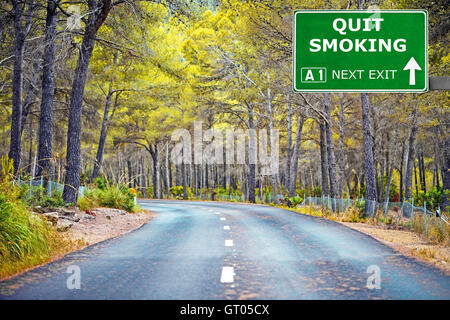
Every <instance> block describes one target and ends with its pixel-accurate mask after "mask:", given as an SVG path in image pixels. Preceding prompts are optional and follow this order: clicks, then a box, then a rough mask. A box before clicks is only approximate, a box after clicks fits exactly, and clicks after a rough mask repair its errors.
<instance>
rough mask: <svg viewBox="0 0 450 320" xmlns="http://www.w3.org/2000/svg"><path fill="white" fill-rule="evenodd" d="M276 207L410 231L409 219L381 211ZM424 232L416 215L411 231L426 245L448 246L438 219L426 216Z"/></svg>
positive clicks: (446, 230) (448, 232)
mask: <svg viewBox="0 0 450 320" xmlns="http://www.w3.org/2000/svg"><path fill="white" fill-rule="evenodd" d="M273 206H276V205H273ZM276 207H279V208H283V209H287V210H291V211H295V212H298V213H303V214H307V215H311V216H316V217H321V218H326V219H329V220H333V221H339V222H352V223H366V224H371V225H380V224H381V225H386V226H391V227H394V228H399V229H404V230H410V229H411V228H410V227H411V222H410V220H409V219H399V218H398V217H395V216H393V215H390V214H388V215H386V217H385V216H384V214H383V212H382V211H378V212H377V214H376V215H375V217H362V215H361V212H360V210H359V209H358V208H355V207H350V208H348V209H347V210H346V211H344V212H340V213H333V212H331V211H330V210H328V209H326V208H318V207H314V206H305V207H294V208H292V207H287V206H283V205H278V206H276ZM426 230H427V232H425V219H424V216H423V214H416V215H415V216H414V219H413V225H412V229H411V231H413V232H415V233H417V234H418V235H420V236H421V237H423V238H424V239H425V240H426V241H427V242H428V243H431V244H437V245H444V246H450V226H449V225H448V224H446V223H445V222H440V221H439V218H436V217H430V216H427V223H426Z"/></svg>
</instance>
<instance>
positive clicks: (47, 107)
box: [37, 0, 57, 176]
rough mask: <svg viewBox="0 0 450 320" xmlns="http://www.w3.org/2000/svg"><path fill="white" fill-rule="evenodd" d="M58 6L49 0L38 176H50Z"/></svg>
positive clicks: (43, 70)
mask: <svg viewBox="0 0 450 320" xmlns="http://www.w3.org/2000/svg"><path fill="white" fill-rule="evenodd" d="M56 16H57V7H56V3H55V1H53V0H49V1H47V18H46V22H45V52H44V65H43V69H42V101H41V112H40V116H39V144H38V151H37V155H38V167H37V176H48V173H49V172H48V169H49V164H50V159H51V158H52V142H53V97H54V94H55V76H54V73H53V71H54V70H53V69H54V65H55V41H56Z"/></svg>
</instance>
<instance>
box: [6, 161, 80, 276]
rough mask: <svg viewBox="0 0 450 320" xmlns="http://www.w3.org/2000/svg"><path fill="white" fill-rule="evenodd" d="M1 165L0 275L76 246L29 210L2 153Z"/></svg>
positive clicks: (36, 263)
mask: <svg viewBox="0 0 450 320" xmlns="http://www.w3.org/2000/svg"><path fill="white" fill-rule="evenodd" d="M1 166H2V168H1V169H2V170H1V173H0V279H1V278H4V277H6V276H9V275H12V274H15V273H17V272H19V271H21V270H24V269H27V268H29V267H32V266H35V265H38V264H41V263H45V262H48V261H50V260H51V259H52V258H54V257H56V256H58V255H61V254H63V253H65V252H67V251H70V250H73V249H74V248H76V246H77V243H74V242H72V241H70V240H68V239H67V238H66V237H64V236H63V235H62V234H60V233H59V232H57V230H56V228H55V227H53V226H52V225H51V224H49V223H47V221H46V220H45V219H43V218H42V217H41V216H39V215H36V214H33V213H32V212H31V211H30V210H29V209H30V207H29V204H28V202H27V201H24V200H23V198H22V195H23V190H22V189H21V188H19V187H17V186H15V185H14V184H13V181H14V180H13V174H12V172H13V166H12V161H11V160H9V159H8V158H7V157H2V158H1ZM47 201H48V199H47Z"/></svg>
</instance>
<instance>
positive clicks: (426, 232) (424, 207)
mask: <svg viewBox="0 0 450 320" xmlns="http://www.w3.org/2000/svg"><path fill="white" fill-rule="evenodd" d="M423 218H424V219H425V235H426V236H427V237H428V230H427V202H426V201H424V202H423Z"/></svg>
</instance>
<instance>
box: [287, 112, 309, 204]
mask: <svg viewBox="0 0 450 320" xmlns="http://www.w3.org/2000/svg"><path fill="white" fill-rule="evenodd" d="M304 123H305V117H304V116H303V115H302V114H300V115H299V117H298V120H297V131H296V132H295V142H294V153H293V155H292V163H291V164H290V167H291V171H290V177H289V197H295V187H296V185H297V170H298V158H299V156H300V145H301V143H302V141H301V139H302V131H303V124H304Z"/></svg>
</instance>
